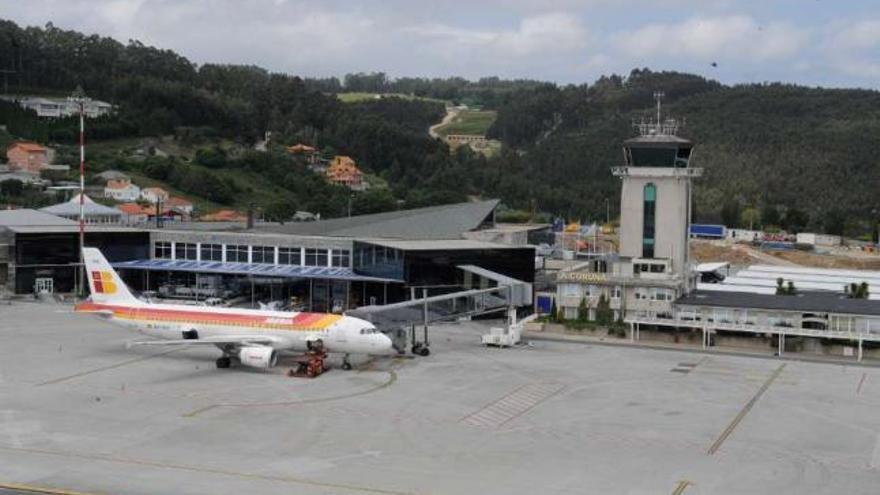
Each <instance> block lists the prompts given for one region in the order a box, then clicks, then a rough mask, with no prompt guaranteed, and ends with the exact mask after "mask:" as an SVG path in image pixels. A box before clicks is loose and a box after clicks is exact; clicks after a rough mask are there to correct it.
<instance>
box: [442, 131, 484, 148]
mask: <svg viewBox="0 0 880 495" xmlns="http://www.w3.org/2000/svg"><path fill="white" fill-rule="evenodd" d="M446 143H447V144H448V145H449V147H450V148H453V149H454V148H458V147H459V146H463V145H467V146H470V147H472V148H474V149H482V148H487V147H488V146H489V140H488V139H486V136H483V135H482V134H448V135H447V136H446Z"/></svg>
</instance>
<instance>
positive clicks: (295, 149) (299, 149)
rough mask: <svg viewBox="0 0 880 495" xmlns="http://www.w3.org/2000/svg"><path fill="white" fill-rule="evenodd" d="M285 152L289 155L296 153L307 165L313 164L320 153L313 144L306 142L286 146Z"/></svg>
mask: <svg viewBox="0 0 880 495" xmlns="http://www.w3.org/2000/svg"><path fill="white" fill-rule="evenodd" d="M287 152H288V153H290V154H291V155H298V156H302V157H303V158H305V160H306V163H308V164H309V165H314V164H315V163H316V162H317V161H318V157H319V156H320V153H318V150H316V149H315V148H314V147H313V146H309V145H307V144H302V143H298V144H295V145H293V146H288V147H287Z"/></svg>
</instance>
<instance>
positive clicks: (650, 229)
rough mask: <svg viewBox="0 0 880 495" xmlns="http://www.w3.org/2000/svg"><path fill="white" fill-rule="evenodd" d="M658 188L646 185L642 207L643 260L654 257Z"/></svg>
mask: <svg viewBox="0 0 880 495" xmlns="http://www.w3.org/2000/svg"><path fill="white" fill-rule="evenodd" d="M656 205H657V186H655V185H654V184H647V185H645V192H644V204H643V206H642V215H643V217H642V258H653V257H654V240H655V239H654V237H655V233H656V230H655V224H656V212H657V206H656Z"/></svg>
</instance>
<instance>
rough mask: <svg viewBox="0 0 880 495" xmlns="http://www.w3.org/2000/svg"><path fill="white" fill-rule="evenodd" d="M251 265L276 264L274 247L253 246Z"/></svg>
mask: <svg viewBox="0 0 880 495" xmlns="http://www.w3.org/2000/svg"><path fill="white" fill-rule="evenodd" d="M251 263H268V264H270V265H274V264H275V247H274V246H253V247H252V248H251Z"/></svg>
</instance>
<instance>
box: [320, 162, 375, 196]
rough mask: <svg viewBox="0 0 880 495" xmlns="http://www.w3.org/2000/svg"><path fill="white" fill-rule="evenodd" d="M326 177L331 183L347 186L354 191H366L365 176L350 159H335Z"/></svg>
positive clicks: (328, 168)
mask: <svg viewBox="0 0 880 495" xmlns="http://www.w3.org/2000/svg"><path fill="white" fill-rule="evenodd" d="M324 175H325V177H327V180H328V181H329V182H331V183H333V184H338V185H340V186H346V187H348V188H349V189H351V190H353V191H363V190H364V189H366V183H365V182H364V174H363V172H361V170H360V169H359V168H358V167H357V164H355V162H354V160H352V159H351V158H350V157H347V156H336V157H334V158H333V160H332V161H331V162H330V165H329V166H328V167H327V171H326V172H325V174H324Z"/></svg>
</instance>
